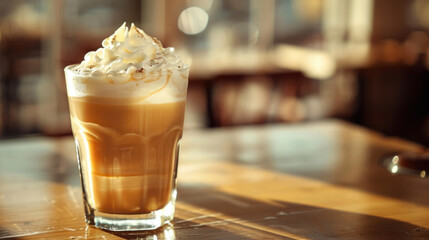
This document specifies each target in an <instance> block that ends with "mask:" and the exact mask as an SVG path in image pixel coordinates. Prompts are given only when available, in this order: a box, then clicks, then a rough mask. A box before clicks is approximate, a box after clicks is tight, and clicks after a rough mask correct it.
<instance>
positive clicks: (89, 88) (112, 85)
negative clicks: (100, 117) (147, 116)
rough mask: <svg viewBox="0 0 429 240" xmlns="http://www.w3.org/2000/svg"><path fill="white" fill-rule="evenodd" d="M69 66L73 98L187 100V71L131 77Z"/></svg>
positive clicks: (70, 93)
mask: <svg viewBox="0 0 429 240" xmlns="http://www.w3.org/2000/svg"><path fill="white" fill-rule="evenodd" d="M74 67H75V66H69V67H67V68H66V69H65V73H66V83H67V92H68V95H69V96H70V97H87V96H88V97H107V98H113V99H115V98H127V99H130V100H131V99H133V100H134V101H138V102H150V103H167V102H176V101H184V100H185V99H186V89H187V84H188V71H187V70H182V71H167V72H152V73H139V72H135V73H130V74H120V75H118V74H116V75H115V74H98V75H94V74H92V75H88V74H80V73H79V72H77V71H76V70H75V69H74Z"/></svg>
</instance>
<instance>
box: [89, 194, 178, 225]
mask: <svg viewBox="0 0 429 240" xmlns="http://www.w3.org/2000/svg"><path fill="white" fill-rule="evenodd" d="M175 203H176V191H173V193H172V194H171V199H170V201H169V202H168V204H167V205H166V206H165V207H164V208H161V209H159V210H156V211H152V212H150V213H143V214H112V213H103V212H99V211H97V210H95V209H92V208H91V207H90V206H89V204H88V203H87V202H85V203H84V204H85V221H86V223H88V224H89V225H92V226H94V227H97V228H101V229H105V230H109V231H142V230H153V229H157V228H159V227H162V226H164V225H165V224H167V223H169V222H171V221H172V220H173V218H174V210H175Z"/></svg>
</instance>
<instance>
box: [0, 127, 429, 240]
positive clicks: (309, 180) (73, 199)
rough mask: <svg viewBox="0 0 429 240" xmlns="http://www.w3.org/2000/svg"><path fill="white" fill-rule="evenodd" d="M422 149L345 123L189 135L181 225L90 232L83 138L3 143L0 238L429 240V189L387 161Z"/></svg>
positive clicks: (181, 179) (182, 169)
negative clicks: (80, 160) (81, 169)
mask: <svg viewBox="0 0 429 240" xmlns="http://www.w3.org/2000/svg"><path fill="white" fill-rule="evenodd" d="M421 149H422V146H419V145H417V144H413V143H410V142H407V141H404V140H401V139H397V138H392V137H386V136H382V135H380V134H377V133H375V132H372V131H369V130H367V129H364V128H361V127H357V126H354V125H351V124H348V123H345V122H341V121H336V120H327V121H323V122H316V123H304V124H297V125H269V126H258V127H239V128H223V129H211V130H192V131H186V132H185V133H184V138H183V140H182V150H181V155H180V162H179V173H178V174H179V189H178V202H177V206H176V209H177V211H176V218H175V220H174V222H173V223H172V224H171V225H169V226H166V227H164V228H162V229H159V230H155V231H146V232H108V231H102V230H99V229H95V228H92V227H89V226H87V225H86V224H85V222H84V218H83V207H82V194H81V187H80V182H79V176H78V169H77V162H76V157H75V150H74V142H73V139H72V137H63V138H46V137H30V138H21V139H13V140H3V141H1V142H0V239H191V240H192V239H429V182H428V180H427V179H421V178H419V177H414V176H405V175H394V174H391V173H390V172H388V171H387V170H386V169H384V168H383V167H382V166H381V165H380V158H381V157H382V156H384V155H386V154H391V153H394V152H399V151H418V150H421Z"/></svg>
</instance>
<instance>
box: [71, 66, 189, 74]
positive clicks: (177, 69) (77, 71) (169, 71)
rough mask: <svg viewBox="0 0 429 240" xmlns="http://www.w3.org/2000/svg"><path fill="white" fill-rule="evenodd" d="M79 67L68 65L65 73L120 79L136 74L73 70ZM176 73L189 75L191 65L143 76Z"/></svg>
mask: <svg viewBox="0 0 429 240" xmlns="http://www.w3.org/2000/svg"><path fill="white" fill-rule="evenodd" d="M78 65H79V64H78V63H76V64H71V65H68V66H66V67H65V68H64V72H71V73H73V74H74V75H76V76H91V77H105V76H112V77H115V76H117V77H119V76H127V75H130V74H133V73H135V72H132V73H128V74H127V73H119V72H115V73H91V72H84V71H79V70H76V69H72V68H74V67H76V66H78ZM176 71H177V72H179V73H188V72H189V65H187V64H184V66H183V67H182V68H176V69H175V70H167V71H166V70H158V71H150V72H146V71H143V72H141V74H158V73H159V74H160V75H168V74H171V73H172V72H176Z"/></svg>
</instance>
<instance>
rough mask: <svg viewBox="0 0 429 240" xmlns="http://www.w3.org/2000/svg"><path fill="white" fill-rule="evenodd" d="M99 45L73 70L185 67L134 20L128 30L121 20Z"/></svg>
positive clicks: (108, 70) (107, 70)
mask: <svg viewBox="0 0 429 240" xmlns="http://www.w3.org/2000/svg"><path fill="white" fill-rule="evenodd" d="M102 46H103V47H102V48H99V49H98V50H97V51H90V52H88V53H87V54H86V55H85V59H84V60H83V61H82V62H81V64H80V65H78V66H76V68H75V70H78V71H80V72H84V73H94V74H103V73H104V74H109V73H127V74H130V73H133V72H137V71H138V72H142V71H147V72H156V71H167V70H180V69H183V68H187V66H186V65H185V64H183V63H182V61H181V60H180V58H179V57H178V56H177V55H176V54H175V52H174V48H171V47H169V48H163V47H162V44H161V42H160V41H159V40H158V39H156V38H154V37H151V36H149V35H147V34H146V33H145V32H144V31H143V30H141V29H139V28H137V27H136V26H135V25H134V23H132V24H131V27H130V29H128V27H127V26H126V23H123V24H122V26H121V27H119V28H118V29H117V30H116V31H115V33H114V34H113V35H111V36H110V37H108V38H106V39H104V40H103V42H102Z"/></svg>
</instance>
